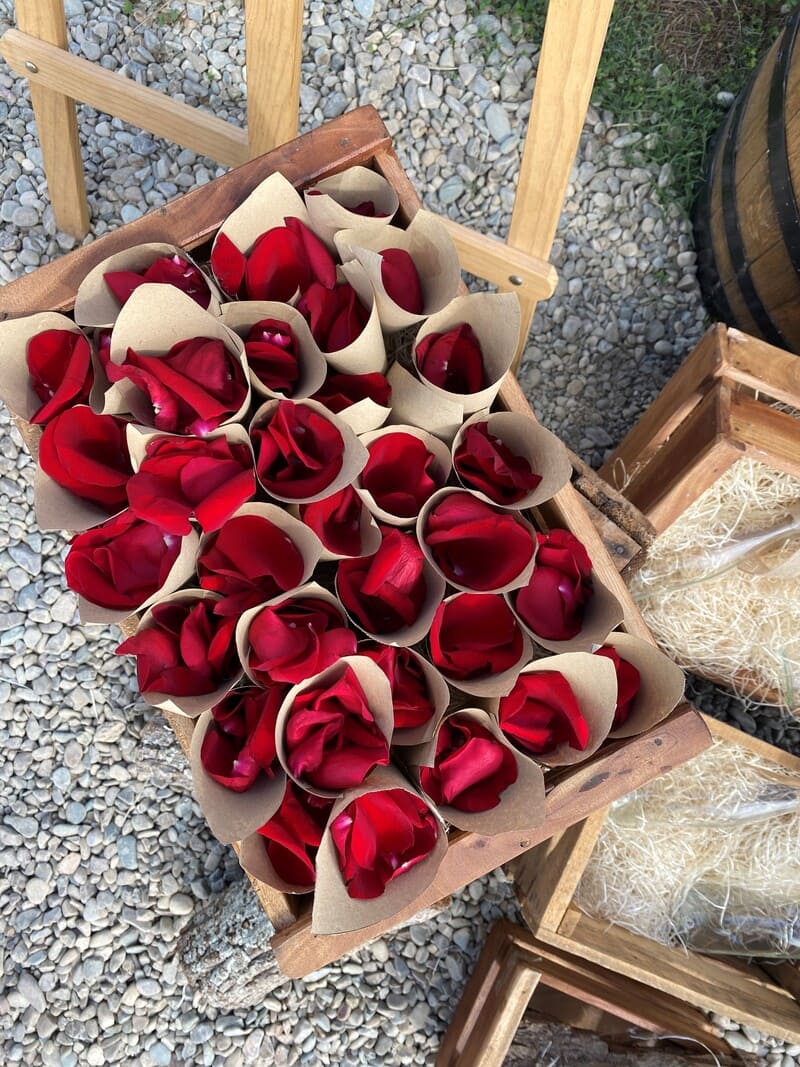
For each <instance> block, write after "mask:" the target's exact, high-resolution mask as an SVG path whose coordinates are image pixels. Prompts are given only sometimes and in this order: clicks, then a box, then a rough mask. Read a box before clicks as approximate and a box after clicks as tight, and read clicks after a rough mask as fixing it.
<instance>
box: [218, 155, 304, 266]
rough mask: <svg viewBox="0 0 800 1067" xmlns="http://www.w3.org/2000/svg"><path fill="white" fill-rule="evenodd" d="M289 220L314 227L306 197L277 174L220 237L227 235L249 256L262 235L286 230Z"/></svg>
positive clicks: (251, 197)
mask: <svg viewBox="0 0 800 1067" xmlns="http://www.w3.org/2000/svg"><path fill="white" fill-rule="evenodd" d="M287 216H293V217H294V218H296V219H300V221H301V222H304V223H305V224H306V226H310V225H311V219H310V218H309V214H308V212H307V211H306V207H305V204H304V203H303V199H302V197H301V196H300V194H299V193H298V192H297V191H296V190H295V188H294V186H293V185H292V183H291V182H290V181H289V180H288V179H287V178H284V176H283V175H282V174H281V173H280V172H279V171H275V173H274V174H270V176H269V177H268V178H265V179H264V181H263V182H261V183H260V184H258V185H257V186H256V187H255V189H254V190H253V191H252V193H250V195H249V196H248V197H246V198H245V199H244V200H243V201H242V203H241V204H240V205H239V206H238V207H237V208H236V209H235V210H234V211H232V212H231V213H230V215H228V217H227V218H226V219H225V221H224V222H223V224H222V225H221V226H220V228H219V233H224V234H225V236H226V237H227V238H228V239H229V240H230V241H232V242H233V243H234V244H235V245H236V247H237V248H238V249H239V250H240V251H241V252H244V253H247V252H249V251H250V249H251V248H252V247H253V245H254V244H255V242H256V239H257V238H259V237H260V236H261V235H262V233H266V232H267V230H272V229H274V228H275V227H276V226H283V225H284V219H285V218H287ZM217 236H219V234H218V235H217ZM216 243H217V241H216V238H215V239H214V244H216ZM212 252H213V246H212Z"/></svg>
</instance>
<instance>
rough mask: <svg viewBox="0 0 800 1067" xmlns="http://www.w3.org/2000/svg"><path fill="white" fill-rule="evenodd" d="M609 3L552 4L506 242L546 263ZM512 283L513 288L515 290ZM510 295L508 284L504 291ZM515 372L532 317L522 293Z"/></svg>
mask: <svg viewBox="0 0 800 1067" xmlns="http://www.w3.org/2000/svg"><path fill="white" fill-rule="evenodd" d="M613 7H614V0H591V3H588V2H587V0H550V3H549V5H548V8H547V21H546V23H545V28H544V38H543V40H542V55H541V58H540V60H539V69H538V71H537V75H536V88H535V90H534V94H533V104H532V107H531V116H530V119H529V121H528V134H527V137H526V138H525V149H524V152H523V155H522V164H521V166H520V173H519V182H518V184H517V195H516V199H515V201H514V211H513V214H512V216H511V226H510V228H509V231H508V243H509V244H510V245H511V246H513V247H514V248H518V249H520V250H521V251H523V252H527V253H528V254H529V255H532V256H536V257H537V258H539V259H549V258H550V249H551V247H552V245H553V238H554V237H555V233H556V227H557V226H558V220H559V218H560V216H561V209H562V207H563V205H564V197H565V195H566V191H567V185H568V183H569V175H570V171H571V169H572V164H573V162H574V160H575V154H576V152H577V151H578V143H579V141H580V136H581V130H582V129H583V123H584V119H585V118H586V109H587V108H588V106H589V100H590V99H591V95H592V87H593V86H594V80H595V75H596V74H597V65H598V63H599V62H600V53H601V52H602V50H603V42H604V41H605V37H606V30H607V29H608V21H609V19H610V18H611V11H612V9H613ZM512 284H513V283H512ZM505 288H512V285H511V284H510V285H508V286H505ZM519 297H520V303H521V304H522V334H521V340H520V348H519V351H518V352H517V356H516V359H515V361H514V366H513V370H514V371H516V369H517V367H518V366H519V361H520V359H521V358H522V351H523V349H524V346H525V342H526V341H527V338H528V332H529V330H530V328H531V322H532V321H533V314H534V312H535V310H536V298H535V297H533V296H530V295H528V294H526V293H525V292H524V291H520V292H519Z"/></svg>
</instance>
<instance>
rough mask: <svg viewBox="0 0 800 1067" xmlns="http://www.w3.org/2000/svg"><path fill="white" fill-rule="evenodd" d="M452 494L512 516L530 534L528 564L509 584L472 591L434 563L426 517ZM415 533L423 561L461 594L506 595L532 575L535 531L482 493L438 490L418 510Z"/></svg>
mask: <svg viewBox="0 0 800 1067" xmlns="http://www.w3.org/2000/svg"><path fill="white" fill-rule="evenodd" d="M454 493H467V494H468V495H469V496H474V497H475V498H476V499H477V500H480V501H482V502H483V503H484V504H488V505H489V506H490V507H491V508H493V509H495V510H497V511H500V512H507V513H508V514H509V515H513V516H514V518H515V519H516V522H517V525H519V526H521V527H522V528H523V530H525V531H526V532H527V533H529V534H530V538H531V545H532V550H531V558H530V561H529V562H528V564H527V565H526V566H525V568H524V569H523V570H521V571H520V572H519V574H518V575H517V576H516V578H514V579H512V580H511V581H510V582H506V584H505V585H501V586H498V587H497V588H496V589H472V588H470V587H469V586H468V585H459V583H458V582H456V581H454V580H453V579H452V578H451V577H450V576H449V575H447V574H445V573H444V571H443V570H442V569H441V567H440V566H439V564H438V563H437V562H436V559H435V557H434V555H433V552H432V551H431V549H430V546H429V545H428V544H427V542H426V541H425V531H426V529H427V526H428V516H429V515H430V513H431V511H433V509H434V508H435V507H436V506H437V505H438V504H440V503H441V502H442V500H444V499H445V498H446V497H448V496H452V495H453V494H454ZM416 532H417V541H418V542H419V547H420V548H421V549H422V552H423V554H424V556H425V559H426V560H427V561H428V562H429V563H430V565H431V566H432V567H433V569H434V570H435V571H436V572H437V573H438V574H441V576H442V577H443V578H444V579H445V580H446V581H447V582H448V583H449V584H450V585H452V586H453V588H454V589H459V590H460V591H461V592H462V593H508V592H510V591H511V590H512V589H521V588H522V587H523V586H524V585H527V584H528V582H529V581H530V578H531V575H532V574H533V568H534V565H535V563H536V550H537V544H538V543H537V540H536V531H535V530H534V528H533V527H532V526H531V524H530V523H529V522H528V521H527V519H524V518H523V517H522V515H520V513H519V512H518V511H511V510H509V509H507V508H503V507H501V505H499V504H495V503H494V501H492V500H490V499H489V498H488V496H484V494H483V493H479V492H477V491H476V490H474V489H459V488H457V487H455V486H446V487H445V488H444V489H440V490H439V491H438V492H436V493H434V494H433V496H432V497H431V498H430V499H429V500H427V501H426V502H425V503H424V504H423V505H422V508H421V509H420V513H419V516H418V518H417V525H416ZM501 547H502V546H500V545H498V546H497V549H498V551H500V550H501Z"/></svg>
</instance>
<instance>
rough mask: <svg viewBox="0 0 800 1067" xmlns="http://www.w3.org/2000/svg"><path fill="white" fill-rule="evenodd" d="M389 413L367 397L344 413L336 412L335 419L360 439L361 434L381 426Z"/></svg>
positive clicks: (389, 409) (387, 409)
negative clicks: (344, 424)
mask: <svg viewBox="0 0 800 1067" xmlns="http://www.w3.org/2000/svg"><path fill="white" fill-rule="evenodd" d="M391 413H392V409H391V408H390V407H389V408H385V407H383V405H382V404H376V403H375V401H374V400H370V398H369V397H368V396H367V397H364V399H363V400H357V401H356V403H355V404H351V405H350V407H349V408H345V409H344V411H338V412H337V413H336V418H337V419H340V420H341V421H342V422H344V423H346V425H347V426H349V427H350V429H351V430H352V431H353V433H354V434H355V435H356V436H357V437H361V435H362V434H366V433H370V432H371V431H373V430H377V429H379V428H380V427H381V426H383V424H384V423H385V422H386V420H387V419H388V418H389V416H390V415H391Z"/></svg>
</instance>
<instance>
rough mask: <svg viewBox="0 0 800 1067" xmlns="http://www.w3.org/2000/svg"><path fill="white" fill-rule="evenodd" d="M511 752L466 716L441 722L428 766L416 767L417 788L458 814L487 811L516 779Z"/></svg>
mask: <svg viewBox="0 0 800 1067" xmlns="http://www.w3.org/2000/svg"><path fill="white" fill-rule="evenodd" d="M517 775H518V771H517V762H516V760H515V759H514V755H513V753H512V752H511V751H510V749H508V748H507V747H506V746H505V745H504V744H502V742H500V741H498V739H497V738H496V737H495V736H494V734H492V732H491V731H490V730H487V729H486V727H485V726H482V725H481V724H480V723H477V722H474V721H473V720H472V719H470V718H469V716H467V715H461V714H459V713H458V712H456V713H455V714H454V715H450V716H449V717H448V718H447V719H445V721H444V722H443V723H442V725H441V727H440V728H439V733H438V736H437V740H436V753H435V760H434V764H433V766H432V767H422V768H420V785H421V786H422V788H423V789H424V790H425V792H426V793H427V795H428V796H429V797H430V798H431V800H432V801H433V802H434V803H435V804H447V805H448V806H449V807H451V808H456V809H457V810H458V811H467V812H475V811H490V810H491V809H492V808H496V807H497V805H498V804H499V803H500V798H501V796H502V794H503V792H504V791H505V790H506V789H508V787H509V786H510V785H513V784H514V782H516V780H517Z"/></svg>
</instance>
